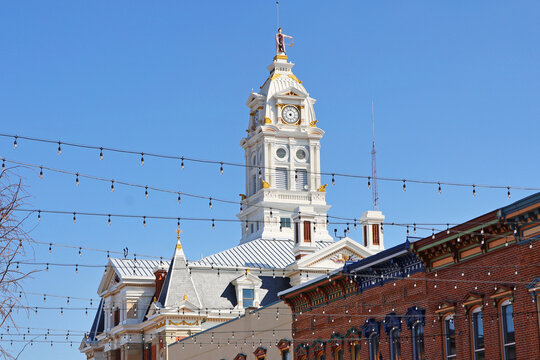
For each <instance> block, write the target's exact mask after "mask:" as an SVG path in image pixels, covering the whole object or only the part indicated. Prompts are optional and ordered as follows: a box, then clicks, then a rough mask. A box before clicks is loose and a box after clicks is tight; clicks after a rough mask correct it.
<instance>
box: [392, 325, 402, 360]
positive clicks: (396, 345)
mask: <svg viewBox="0 0 540 360" xmlns="http://www.w3.org/2000/svg"><path fill="white" fill-rule="evenodd" d="M400 332H401V331H400V330H399V328H397V327H394V328H393V329H392V330H390V334H389V336H390V359H391V360H400V359H401V341H400V339H399V336H400Z"/></svg>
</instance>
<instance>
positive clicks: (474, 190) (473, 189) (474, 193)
mask: <svg viewBox="0 0 540 360" xmlns="http://www.w3.org/2000/svg"><path fill="white" fill-rule="evenodd" d="M472 196H476V185H473V186H472Z"/></svg>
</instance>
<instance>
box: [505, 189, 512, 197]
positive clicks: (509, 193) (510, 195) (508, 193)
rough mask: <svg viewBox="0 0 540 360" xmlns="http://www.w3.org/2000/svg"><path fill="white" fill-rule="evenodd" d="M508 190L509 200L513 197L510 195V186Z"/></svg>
mask: <svg viewBox="0 0 540 360" xmlns="http://www.w3.org/2000/svg"><path fill="white" fill-rule="evenodd" d="M506 189H508V193H507V195H508V198H509V199H510V198H511V197H512V195H511V194H510V186H508V187H506Z"/></svg>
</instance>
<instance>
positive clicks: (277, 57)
mask: <svg viewBox="0 0 540 360" xmlns="http://www.w3.org/2000/svg"><path fill="white" fill-rule="evenodd" d="M277 59H281V60H288V59H289V58H288V57H287V55H279V54H278V55H276V56H274V61H276V60H277Z"/></svg>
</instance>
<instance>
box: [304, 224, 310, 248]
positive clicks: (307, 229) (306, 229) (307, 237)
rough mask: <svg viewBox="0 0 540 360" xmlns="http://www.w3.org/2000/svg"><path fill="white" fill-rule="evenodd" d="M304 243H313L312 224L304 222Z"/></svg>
mask: <svg viewBox="0 0 540 360" xmlns="http://www.w3.org/2000/svg"><path fill="white" fill-rule="evenodd" d="M304 242H309V243H310V242H311V222H309V221H304Z"/></svg>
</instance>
